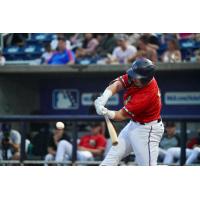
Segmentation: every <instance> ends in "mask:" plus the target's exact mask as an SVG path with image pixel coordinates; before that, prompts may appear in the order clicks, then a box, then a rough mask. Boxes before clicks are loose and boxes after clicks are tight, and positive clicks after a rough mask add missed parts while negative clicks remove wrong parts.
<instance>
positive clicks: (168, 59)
mask: <svg viewBox="0 0 200 200" xmlns="http://www.w3.org/2000/svg"><path fill="white" fill-rule="evenodd" d="M181 60H182V58H181V52H180V50H179V45H178V41H177V40H176V39H170V40H168V42H167V51H165V52H164V54H163V56H162V61H163V62H165V63H177V62H181Z"/></svg>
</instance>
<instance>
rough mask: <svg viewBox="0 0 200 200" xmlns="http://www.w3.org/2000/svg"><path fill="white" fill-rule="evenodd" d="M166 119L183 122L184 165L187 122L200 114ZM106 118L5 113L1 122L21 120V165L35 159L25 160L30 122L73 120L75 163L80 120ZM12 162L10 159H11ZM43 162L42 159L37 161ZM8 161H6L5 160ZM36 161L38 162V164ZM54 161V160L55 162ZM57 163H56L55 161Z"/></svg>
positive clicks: (72, 161)
mask: <svg viewBox="0 0 200 200" xmlns="http://www.w3.org/2000/svg"><path fill="white" fill-rule="evenodd" d="M162 119H163V120H164V121H176V122H180V123H181V155H180V165H184V164H185V161H186V142H187V122H200V116H190V115H187V116H183V115H165V116H163V117H162ZM103 120H104V118H103V117H101V116H97V115H4V116H0V122H19V123H20V124H21V146H20V161H18V162H16V163H18V164H20V165H24V164H31V163H32V164H34V161H28V160H25V157H26V154H25V140H26V134H27V123H28V122H41V121H43V122H53V121H65V122H67V121H70V122H73V134H72V144H73V151H72V159H71V161H69V162H68V163H67V164H70V165H75V164H76V163H80V162H77V139H78V131H77V127H78V126H77V123H78V122H80V121H85V122H89V121H103ZM9 162H10V161H9ZM36 162H37V163H41V162H42V161H36ZM4 163H6V161H4ZM37 163H36V164H37ZM53 163H54V162H53ZM54 164H55V163H54Z"/></svg>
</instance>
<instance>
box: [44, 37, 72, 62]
mask: <svg viewBox="0 0 200 200" xmlns="http://www.w3.org/2000/svg"><path fill="white" fill-rule="evenodd" d="M48 64H51V65H59V64H74V54H73V52H72V51H71V50H69V49H67V48H66V41H65V38H64V37H59V38H58V50H57V51H55V52H54V53H53V55H52V57H51V58H50V59H49V60H48Z"/></svg>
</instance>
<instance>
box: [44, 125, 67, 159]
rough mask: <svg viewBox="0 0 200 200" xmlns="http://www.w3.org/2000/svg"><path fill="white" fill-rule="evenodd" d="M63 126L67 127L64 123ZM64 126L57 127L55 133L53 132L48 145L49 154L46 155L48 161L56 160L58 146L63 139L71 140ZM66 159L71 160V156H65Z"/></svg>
mask: <svg viewBox="0 0 200 200" xmlns="http://www.w3.org/2000/svg"><path fill="white" fill-rule="evenodd" d="M63 127H64V128H65V126H64V124H63ZM64 128H58V127H55V129H54V132H53V134H51V136H50V138H49V140H48V147H47V152H48V154H47V155H46V156H45V162H46V163H47V162H49V161H53V160H55V156H56V152H57V146H58V144H59V142H61V141H68V142H70V137H69V136H68V135H67V134H65V132H64ZM65 160H69V157H68V156H67V155H66V156H65V157H64V158H63V161H65Z"/></svg>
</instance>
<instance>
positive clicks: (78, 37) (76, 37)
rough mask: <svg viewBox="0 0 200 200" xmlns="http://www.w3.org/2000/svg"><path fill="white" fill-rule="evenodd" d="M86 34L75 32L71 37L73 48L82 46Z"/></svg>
mask: <svg viewBox="0 0 200 200" xmlns="http://www.w3.org/2000/svg"><path fill="white" fill-rule="evenodd" d="M83 40H84V35H83V33H75V34H73V35H72V36H71V37H70V42H71V49H73V50H75V49H77V48H81V47H82V45H83Z"/></svg>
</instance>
